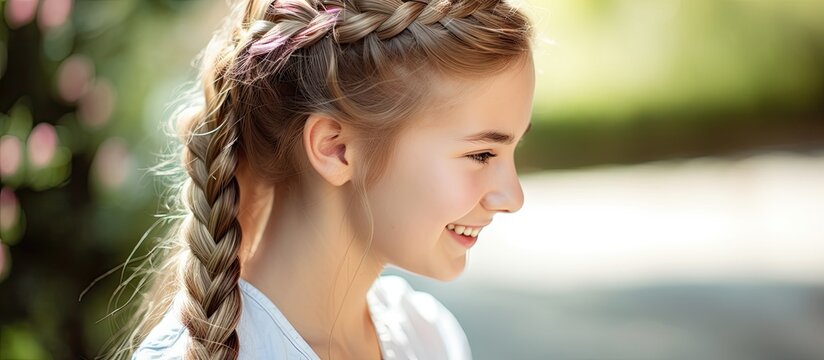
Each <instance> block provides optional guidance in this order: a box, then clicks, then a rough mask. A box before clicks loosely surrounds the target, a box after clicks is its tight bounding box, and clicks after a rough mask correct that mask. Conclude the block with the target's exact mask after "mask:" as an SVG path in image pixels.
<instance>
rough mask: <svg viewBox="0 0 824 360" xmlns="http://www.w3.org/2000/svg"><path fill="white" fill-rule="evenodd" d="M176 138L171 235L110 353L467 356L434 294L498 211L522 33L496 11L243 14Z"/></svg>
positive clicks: (274, 10) (507, 180)
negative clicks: (422, 286)
mask: <svg viewBox="0 0 824 360" xmlns="http://www.w3.org/2000/svg"><path fill="white" fill-rule="evenodd" d="M233 9H234V10H233V12H232V13H231V14H230V16H229V17H228V18H227V22H226V24H225V26H224V27H223V29H222V31H220V32H217V33H216V35H215V36H214V37H213V39H212V41H211V42H210V43H209V45H208V46H207V48H206V49H205V51H204V53H203V55H202V58H201V72H200V79H201V80H202V81H201V85H202V89H200V90H199V91H198V94H199V96H200V97H201V100H202V101H201V102H200V103H199V104H197V105H193V106H191V107H190V108H189V111H185V112H183V113H185V114H187V115H185V116H184V117H182V119H183V121H180V122H179V123H178V124H177V129H178V135H179V137H180V138H181V141H182V147H181V152H180V153H182V164H183V169H185V172H186V174H187V175H188V176H186V178H185V182H184V185H183V186H182V188H181V191H180V203H182V204H185V210H186V213H185V216H184V217H183V221H182V222H181V223H180V224H178V225H179V226H178V227H177V228H176V229H175V231H174V232H173V233H172V234H174V236H172V237H171V239H170V240H168V241H169V243H168V244H167V245H166V246H161V248H163V249H167V257H166V259H167V260H166V261H165V262H163V263H161V264H159V265H158V264H155V265H154V266H157V267H156V268H153V269H152V272H154V273H157V274H158V275H157V276H155V278H154V281H153V287H152V290H151V291H149V292H147V298H146V299H145V300H144V302H143V303H142V304H143V305H142V309H140V310H139V311H138V312H137V314H136V319H139V320H138V321H139V322H140V323H139V324H138V326H137V328H136V330H134V331H133V333H132V334H131V336H130V337H129V339H127V341H126V345H125V347H124V348H123V349H121V350H125V351H122V352H119V353H118V354H120V355H121V356H122V355H124V354H129V353H130V354H131V357H132V358H134V359H156V358H162V359H167V358H187V359H206V358H208V359H235V358H240V359H381V358H383V359H469V358H471V355H470V354H471V352H470V349H469V344H468V341H467V339H466V336H465V334H464V332H463V330H462V329H461V327H460V325H459V324H458V322H457V321H456V319H455V318H454V316H452V314H451V313H450V312H449V311H448V310H447V309H446V308H445V307H444V306H443V305H442V304H441V303H440V302H438V301H437V300H436V299H434V298H433V297H432V296H431V295H429V294H427V293H424V292H419V291H415V290H413V289H411V288H410V286H409V284H408V283H407V282H406V281H405V280H403V279H402V278H400V277H397V276H382V277H381V276H380V274H381V272H382V271H383V269H384V268H385V267H386V266H388V265H392V266H396V267H399V268H402V269H404V270H406V271H409V272H412V273H416V274H419V275H422V276H426V277H429V278H432V279H437V280H440V281H448V280H451V279H454V278H455V277H457V276H458V275H459V274H460V273H461V272H462V271H463V269H464V265H465V262H466V255H467V252H468V249H469V248H470V247H472V246H473V244H474V243H475V241H476V239H477V237H478V234H479V232H480V231H481V229H482V228H483V227H484V226H486V225H488V224H489V223H490V221H491V220H492V217H493V215H494V214H495V213H497V212H514V211H517V210H518V209H519V208H520V207H521V205H522V203H523V193H522V191H521V187H520V183H519V181H518V178H517V174H516V171H515V164H514V151H515V147H516V145H517V143H518V140H519V139H521V138H522V137H523V135H524V134H525V132H526V130H527V129H528V126H529V121H530V116H531V109H532V94H533V89H534V72H533V71H534V70H533V62H532V55H531V50H530V49H531V45H530V42H531V36H532V35H531V34H532V30H531V26H530V24H529V21H528V19H527V18H526V17H525V16H524V14H523V13H522V12H520V11H519V10H517V9H515V8H513V6H512V5H509V4H507V3H505V2H504V1H503V0H412V1H403V0H274V1H272V0H246V1H241V2H240V3H238V4H237V5H236V6H234V7H233Z"/></svg>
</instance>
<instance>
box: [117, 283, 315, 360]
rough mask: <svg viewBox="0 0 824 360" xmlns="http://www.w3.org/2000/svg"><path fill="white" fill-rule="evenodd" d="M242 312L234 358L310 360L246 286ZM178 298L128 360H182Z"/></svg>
mask: <svg viewBox="0 0 824 360" xmlns="http://www.w3.org/2000/svg"><path fill="white" fill-rule="evenodd" d="M240 289H241V299H242V304H243V305H242V310H241V317H240V321H239V323H238V326H237V333H238V340H239V341H240V353H239V354H238V359H241V360H244V359H260V358H263V357H273V358H277V359H289V360H292V359H301V360H303V359H313V357H312V356H311V353H309V352H308V350H307V349H306V348H305V347H303V346H302V345H301V343H299V342H298V339H296V336H298V335H297V333H296V332H294V331H290V330H291V328H290V327H288V326H287V325H288V324H284V323H283V319H281V318H280V316H281V314H280V313H279V312H277V311H276V310H273V309H271V308H270V307H268V306H266V305H267V303H265V302H263V301H262V299H261V298H260V296H262V295H260V294H258V293H257V292H255V289H254V288H253V287H251V286H250V285H249V284H245V283H243V282H241V283H240ZM181 300H182V299H181V295H178V296H177V297H176V298H175V301H174V302H173V304H172V306H171V307H170V308H169V310H168V311H167V312H166V314H165V315H164V316H163V319H162V320H161V321H160V323H158V324H157V325H156V326H155V327H154V328H153V329H152V331H151V332H150V333H149V334H148V336H147V337H146V338H145V339H144V340H143V342H141V343H140V345H139V346H138V348H137V350H136V351H135V352H134V353H133V355H132V360H149V359H152V360H154V359H158V360H160V359H163V360H172V359H183V358H184V355H185V353H186V348H187V346H188V343H189V341H191V339H190V336H189V331H188V329H186V327H185V326H184V325H183V323H182V322H181V319H180V305H181Z"/></svg>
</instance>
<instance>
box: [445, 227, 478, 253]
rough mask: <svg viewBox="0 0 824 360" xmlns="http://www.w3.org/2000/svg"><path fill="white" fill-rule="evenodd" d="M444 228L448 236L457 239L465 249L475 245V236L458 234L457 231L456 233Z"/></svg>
mask: <svg viewBox="0 0 824 360" xmlns="http://www.w3.org/2000/svg"><path fill="white" fill-rule="evenodd" d="M445 230H446V232H448V233H449V236H451V237H452V238H453V239H455V241H457V242H458V243H459V244H461V245H463V246H464V247H466V248H467V249H468V248H471V247H472V245H475V242H476V241H478V238H477V237H472V236H467V235H460V234H458V233H456V232H454V231H452V230H449V229H445Z"/></svg>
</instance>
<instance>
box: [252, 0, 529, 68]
mask: <svg viewBox="0 0 824 360" xmlns="http://www.w3.org/2000/svg"><path fill="white" fill-rule="evenodd" d="M347 3H350V2H349V1H346V2H344V1H341V0H328V1H317V0H309V1H307V0H278V1H274V2H272V4H271V5H270V7H269V9H268V11H267V12H266V15H265V18H264V19H262V20H258V21H256V22H255V23H254V24H253V25H252V26H251V27H250V33H251V36H253V37H255V38H258V40H257V41H255V42H254V43H253V44H252V45H251V47H250V49H249V52H250V54H251V55H253V56H254V55H259V54H261V53H266V52H269V51H272V50H273V49H275V48H277V47H279V46H281V45H284V44H285V43H287V42H291V43H292V46H288V47H287V48H291V49H292V50H295V49H299V48H303V47H308V46H311V45H312V44H314V43H315V42H317V41H318V40H319V39H321V38H323V37H324V35H328V34H331V35H332V36H333V37H334V39H335V42H337V43H338V44H348V43H355V42H358V41H360V40H362V39H363V38H365V37H367V36H369V35H370V34H375V35H377V37H378V39H380V40H388V39H391V38H393V37H395V36H397V35H398V34H400V33H401V32H403V31H404V30H406V29H407V28H409V27H410V26H411V25H413V24H416V25H418V26H431V27H434V28H435V29H436V30H443V29H445V30H448V32H450V33H452V35H453V36H454V37H456V38H458V39H459V40H460V41H462V42H464V43H466V44H472V45H475V46H479V47H484V46H483V45H484V44H485V43H488V42H489V40H488V38H485V37H484V36H483V32H482V31H479V29H477V28H478V27H483V28H484V30H487V31H488V30H490V29H493V30H494V31H497V32H498V33H499V34H498V35H499V36H500V37H506V36H509V37H511V38H513V39H520V36H522V35H523V32H525V30H527V29H514V31H513V30H512V29H510V30H507V29H506V27H505V26H497V25H499V22H500V21H501V18H502V17H504V18H505V17H507V16H518V15H520V14H518V13H515V12H511V8H508V7H500V8H499V6H498V5H499V4H500V3H501V0H465V1H452V0H432V1H429V0H410V1H402V0H360V1H356V2H352V3H351V4H350V5H347ZM355 4H357V6H355ZM504 12H508V13H504ZM524 23H526V22H525V21H524ZM424 31H425V30H424ZM429 31H432V30H429ZM499 40H500V39H499ZM504 40H506V39H504ZM511 43H516V41H511ZM495 45H497V46H488V47H486V48H487V50H493V51H494V50H495V49H497V50H498V51H501V49H500V43H499V42H498V43H496V44H495ZM519 50H522V49H519ZM286 55H287V56H288V54H286ZM280 59H281V60H282V59H283V57H281V58H280Z"/></svg>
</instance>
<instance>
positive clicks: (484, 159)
mask: <svg viewBox="0 0 824 360" xmlns="http://www.w3.org/2000/svg"><path fill="white" fill-rule="evenodd" d="M496 156H498V155H495V154H493V153H490V152H483V153H480V154H472V155H467V157H468V158H470V159H472V160H475V161H477V162H479V163H481V164H487V163H489V159H490V158H494V157H496Z"/></svg>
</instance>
